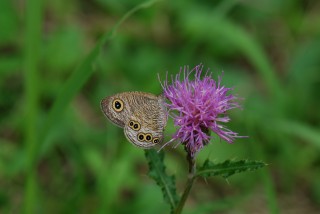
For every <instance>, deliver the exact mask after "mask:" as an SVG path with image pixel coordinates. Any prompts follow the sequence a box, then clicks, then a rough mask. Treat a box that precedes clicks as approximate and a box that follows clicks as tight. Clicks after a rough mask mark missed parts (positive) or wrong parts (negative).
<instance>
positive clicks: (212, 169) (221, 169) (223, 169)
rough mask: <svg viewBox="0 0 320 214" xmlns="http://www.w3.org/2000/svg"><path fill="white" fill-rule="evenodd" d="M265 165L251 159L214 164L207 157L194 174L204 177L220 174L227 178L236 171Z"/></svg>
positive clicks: (250, 169) (244, 170) (252, 169)
mask: <svg viewBox="0 0 320 214" xmlns="http://www.w3.org/2000/svg"><path fill="white" fill-rule="evenodd" d="M266 165H267V164H265V163H264V162H262V161H252V160H239V161H232V160H226V161H224V162H222V163H218V164H215V163H213V162H212V161H210V160H208V159H207V160H206V161H205V162H204V164H203V166H202V167H200V168H199V169H198V172H197V174H196V176H197V177H199V176H201V177H205V178H206V177H210V176H222V177H224V178H228V177H229V176H231V175H234V174H236V173H241V172H246V171H254V170H257V169H259V168H261V167H264V166H266Z"/></svg>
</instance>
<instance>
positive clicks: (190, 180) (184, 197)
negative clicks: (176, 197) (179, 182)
mask: <svg viewBox="0 0 320 214" xmlns="http://www.w3.org/2000/svg"><path fill="white" fill-rule="evenodd" d="M187 160H188V164H189V175H188V181H187V184H186V188H185V189H184V192H183V194H182V197H181V199H180V201H179V204H178V206H177V209H176V210H175V212H174V213H175V214H180V213H181V212H182V209H183V207H184V205H185V203H186V201H187V198H188V196H189V193H190V190H191V188H192V186H193V183H194V181H195V179H196V162H195V159H194V157H192V156H191V155H190V153H188V155H187Z"/></svg>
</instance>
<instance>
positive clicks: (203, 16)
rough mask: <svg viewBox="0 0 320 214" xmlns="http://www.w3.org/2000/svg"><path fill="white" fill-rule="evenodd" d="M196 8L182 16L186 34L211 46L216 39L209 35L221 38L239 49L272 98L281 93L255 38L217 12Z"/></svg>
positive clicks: (272, 71) (278, 83)
mask: <svg viewBox="0 0 320 214" xmlns="http://www.w3.org/2000/svg"><path fill="white" fill-rule="evenodd" d="M200 11H201V9H199V10H195V12H194V13H192V14H189V13H188V14H184V15H182V16H183V17H184V18H183V20H184V21H183V24H184V26H183V28H184V30H186V33H187V34H188V36H189V37H190V36H193V37H196V39H198V41H203V40H206V41H208V43H209V45H212V46H213V48H214V45H215V42H216V41H212V38H219V39H221V40H225V42H227V43H228V44H229V45H230V47H232V48H233V49H237V50H239V51H240V52H241V53H242V54H244V55H245V56H246V57H247V59H248V60H249V61H250V62H251V64H252V65H253V66H254V67H255V69H256V71H257V72H258V74H259V75H260V79H261V80H262V81H264V82H265V85H266V87H267V89H268V91H269V92H270V94H271V95H272V96H273V97H278V96H280V95H282V94H281V93H282V87H281V85H280V81H279V80H278V77H277V76H276V72H275V70H274V68H273V67H272V65H271V64H270V63H269V61H268V59H267V56H266V54H265V53H264V51H263V50H262V48H261V47H260V45H259V44H258V43H257V42H256V41H255V39H254V38H252V37H251V36H250V35H249V34H248V33H246V32H245V31H244V30H243V29H242V28H241V27H238V26H237V25H235V24H234V23H232V22H231V21H229V20H227V19H226V18H224V17H223V16H222V15H221V14H220V13H217V14H211V13H208V12H207V11H206V10H203V11H202V12H200ZM211 43H212V44H211Z"/></svg>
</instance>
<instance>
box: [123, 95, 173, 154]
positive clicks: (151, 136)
mask: <svg viewBox="0 0 320 214" xmlns="http://www.w3.org/2000/svg"><path fill="white" fill-rule="evenodd" d="M137 93H138V92H137ZM137 95H138V96H136V97H135V99H134V102H135V103H134V105H131V112H132V115H131V117H130V119H129V121H128V123H127V124H126V125H125V128H124V133H125V135H126V137H127V139H128V140H129V141H130V142H131V143H133V144H134V145H136V146H138V147H143V148H151V147H153V146H155V145H157V144H160V143H161V142H162V141H163V131H164V128H165V126H166V124H167V114H166V111H165V107H164V100H163V98H162V97H161V96H155V95H153V94H147V93H143V94H137Z"/></svg>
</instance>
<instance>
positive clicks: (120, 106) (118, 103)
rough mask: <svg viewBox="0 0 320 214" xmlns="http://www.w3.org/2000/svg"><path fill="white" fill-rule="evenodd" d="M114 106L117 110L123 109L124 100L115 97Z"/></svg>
mask: <svg viewBox="0 0 320 214" xmlns="http://www.w3.org/2000/svg"><path fill="white" fill-rule="evenodd" d="M112 108H113V109H114V110H115V111H117V112H120V111H122V110H123V102H122V100H120V99H115V100H114V101H113V103H112Z"/></svg>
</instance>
